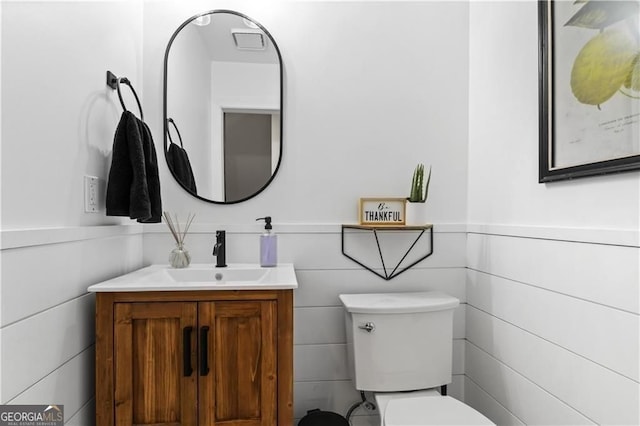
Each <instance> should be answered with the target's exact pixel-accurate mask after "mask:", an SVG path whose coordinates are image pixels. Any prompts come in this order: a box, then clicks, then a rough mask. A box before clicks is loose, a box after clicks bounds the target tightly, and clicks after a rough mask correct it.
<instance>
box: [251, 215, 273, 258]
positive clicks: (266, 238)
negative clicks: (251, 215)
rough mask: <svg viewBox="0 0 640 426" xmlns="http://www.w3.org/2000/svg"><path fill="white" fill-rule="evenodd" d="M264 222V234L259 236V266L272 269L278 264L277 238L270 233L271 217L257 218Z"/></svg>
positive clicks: (271, 227)
mask: <svg viewBox="0 0 640 426" xmlns="http://www.w3.org/2000/svg"><path fill="white" fill-rule="evenodd" d="M256 220H264V222H265V225H264V233H263V234H262V235H260V266H263V267H272V266H276V265H277V264H278V236H277V235H276V234H275V233H274V232H273V231H272V229H273V226H271V216H265V217H259V218H258V219H256Z"/></svg>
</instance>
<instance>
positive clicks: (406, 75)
mask: <svg viewBox="0 0 640 426" xmlns="http://www.w3.org/2000/svg"><path fill="white" fill-rule="evenodd" d="M211 6H212V5H211V3H210V2H204V1H197V2H178V1H167V2H150V3H149V4H148V5H147V7H145V10H144V13H145V28H144V75H145V80H144V85H145V99H146V100H147V108H146V110H147V111H145V112H146V117H147V122H148V123H149V125H150V126H151V130H152V131H153V133H154V135H160V134H161V124H162V111H161V108H160V106H161V105H162V103H161V101H162V73H161V72H159V70H161V69H162V60H163V54H164V48H165V46H166V44H167V42H168V40H169V38H170V36H171V34H172V33H173V31H174V29H175V28H177V27H178V26H179V25H180V24H181V23H182V22H183V21H184V20H185V19H187V18H188V17H190V16H192V15H193V14H195V13H196V12H199V11H203V10H208V9H210V8H211ZM215 7H216V8H225V7H228V8H231V9H233V10H237V11H239V12H241V13H245V14H246V15H248V16H250V17H251V18H252V19H254V20H255V21H257V22H259V23H261V24H262V25H264V26H265V27H266V28H267V29H268V30H269V32H270V33H271V35H272V36H273V37H274V39H275V40H276V42H277V43H278V46H279V48H280V51H281V54H282V57H283V62H284V74H285V77H284V79H285V87H284V92H285V95H284V129H283V135H284V151H283V163H282V167H281V169H280V171H279V172H278V174H277V176H276V178H275V179H274V181H273V182H272V184H271V185H270V186H269V187H268V190H266V191H264V192H263V193H261V194H260V195H259V196H258V197H256V198H254V199H252V200H249V201H247V202H244V203H241V204H239V205H229V206H216V205H210V204H207V203H205V202H202V201H200V200H197V199H194V198H193V197H191V196H189V195H188V194H186V193H185V192H184V191H181V190H179V189H178V185H177V184H176V183H175V182H173V180H172V179H171V177H170V175H168V171H167V170H166V166H165V164H162V167H163V169H162V170H161V180H162V184H163V193H162V195H163V202H164V205H165V207H166V208H167V209H169V210H174V211H182V212H185V213H186V212H187V211H189V210H190V211H194V212H196V213H197V218H196V220H198V221H200V222H219V223H225V224H250V223H254V220H255V218H256V217H260V216H264V215H267V214H270V215H271V216H273V217H274V223H278V222H280V223H290V222H296V223H342V222H345V223H350V222H354V221H355V220H356V219H357V216H356V215H357V202H358V198H359V197H363V196H376V195H380V196H404V195H406V193H407V192H408V191H409V184H410V180H411V174H412V172H413V168H414V167H415V165H416V164H417V163H418V162H424V163H426V164H432V165H433V175H432V183H431V192H430V200H431V202H430V203H429V204H428V205H427V208H428V209H429V216H430V217H431V218H432V220H433V221H434V223H438V222H450V223H451V222H453V223H459V222H463V221H465V220H466V185H467V183H466V181H467V173H466V168H467V161H466V150H467V143H466V140H467V133H468V132H467V108H466V105H467V97H468V90H467V84H468V79H467V63H468V50H467V44H468V22H467V9H468V5H467V4H466V3H463V2H275V3H270V4H269V5H268V7H267V6H266V5H265V4H263V3H262V2H238V1H222V2H217V3H216V5H215ZM443 34H445V35H446V42H443ZM407 52H409V54H407ZM301 200H304V201H301ZM256 229H259V227H258V225H256Z"/></svg>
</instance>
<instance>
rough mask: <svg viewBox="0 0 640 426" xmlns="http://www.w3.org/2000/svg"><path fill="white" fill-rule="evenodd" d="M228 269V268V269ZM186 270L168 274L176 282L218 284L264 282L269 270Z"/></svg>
mask: <svg viewBox="0 0 640 426" xmlns="http://www.w3.org/2000/svg"><path fill="white" fill-rule="evenodd" d="M227 268H228V267H227ZM227 268H211V267H208V268H185V269H167V270H166V272H167V274H169V276H170V277H171V278H172V279H173V280H174V281H175V282H179V283H180V282H206V283H216V284H230V283H257V282H264V280H265V277H266V276H267V275H268V274H269V269H267V268H260V267H253V268H246V269H245V268H242V269H236V268H231V269H227Z"/></svg>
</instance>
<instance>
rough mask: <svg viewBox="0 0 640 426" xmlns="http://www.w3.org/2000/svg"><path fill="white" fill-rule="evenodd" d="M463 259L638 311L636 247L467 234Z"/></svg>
mask: <svg viewBox="0 0 640 426" xmlns="http://www.w3.org/2000/svg"><path fill="white" fill-rule="evenodd" d="M467 256H468V267H469V268H470V269H473V270H476V271H481V272H486V273H490V274H491V275H496V276H499V277H505V278H508V279H510V280H513V281H519V282H522V283H525V284H530V285H532V286H536V287H541V288H545V289H547V290H551V291H554V292H557V293H562V294H566V295H570V296H573V297H576V298H580V299H586V300H590V301H593V302H596V303H600V304H603V305H607V306H611V307H614V308H618V309H622V310H625V311H629V312H634V313H636V314H637V313H639V312H640V310H639V306H640V297H639V296H640V288H639V286H638V282H639V281H640V278H639V274H640V271H639V270H638V259H639V256H640V249H639V248H638V247H629V246H617V245H607V244H597V243H593V244H590V243H578V242H570V241H562V240H551V239H540V238H529V237H528V235H527V234H524V235H522V236H519V237H518V236H503V235H493V234H474V233H470V234H469V235H468V246H467Z"/></svg>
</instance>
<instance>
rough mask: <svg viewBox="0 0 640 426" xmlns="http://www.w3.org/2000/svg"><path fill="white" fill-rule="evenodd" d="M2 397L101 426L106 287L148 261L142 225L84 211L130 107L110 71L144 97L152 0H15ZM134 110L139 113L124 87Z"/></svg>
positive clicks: (5, 187) (0, 291)
mask: <svg viewBox="0 0 640 426" xmlns="http://www.w3.org/2000/svg"><path fill="white" fill-rule="evenodd" d="M0 7H1V9H2V10H1V12H2V13H1V19H2V21H1V32H2V38H1V41H2V48H1V60H2V76H1V77H2V86H1V88H2V93H1V95H2V96H1V98H2V117H1V122H2V129H1V137H2V145H1V147H2V156H1V159H2V168H1V173H2V184H1V185H2V186H1V195H2V218H1V219H2V224H1V225H2V226H1V228H2V231H1V235H0V236H1V244H0V247H1V250H2V251H1V254H0V261H1V262H2V269H1V282H0V310H1V311H0V312H1V313H0V343H1V349H0V374H1V377H0V392H1V394H0V402H1V403H2V404H48V403H58V404H64V406H65V419H66V420H67V424H76V425H82V426H87V425H91V424H93V422H94V420H93V417H94V410H93V392H94V383H93V374H92V371H93V365H94V350H93V342H94V327H93V318H94V312H93V309H94V308H93V306H94V299H93V297H92V295H88V294H87V293H86V288H87V287H88V286H89V285H91V284H93V283H96V282H100V281H102V280H105V279H108V278H110V277H114V276H117V275H120V274H122V273H126V272H129V271H131V270H133V269H136V268H139V267H140V266H141V262H142V255H141V251H142V248H141V245H142V237H141V235H140V234H141V231H142V229H141V227H138V226H133V227H130V226H121V225H119V224H125V223H129V221H128V220H125V219H121V218H106V217H105V216H104V206H101V207H102V213H101V214H87V213H84V188H83V176H84V175H92V176H97V177H99V178H100V179H101V182H102V187H101V190H102V194H103V196H104V184H105V183H106V178H107V174H108V170H109V165H110V154H111V146H112V143H113V136H114V131H115V128H116V125H117V122H118V120H119V118H120V114H121V112H122V109H121V106H120V104H119V101H118V98H117V95H116V93H115V92H114V91H112V90H111V89H109V88H107V86H106V71H107V70H111V71H113V72H114V73H116V75H120V76H126V77H128V78H129V79H130V80H131V81H132V83H133V85H134V87H135V88H136V91H137V92H138V95H139V96H141V100H142V101H144V96H143V94H142V91H143V86H142V83H141V80H142V2H141V1H135V2H134V1H130V2H122V1H100V2H67V1H50V2H32V1H3V2H2V3H1V4H0ZM123 96H124V98H125V102H126V103H127V106H129V107H130V109H131V110H132V111H134V112H135V113H136V114H137V107H136V104H135V100H133V96H132V95H131V94H130V93H129V91H128V89H127V88H126V86H123Z"/></svg>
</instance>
